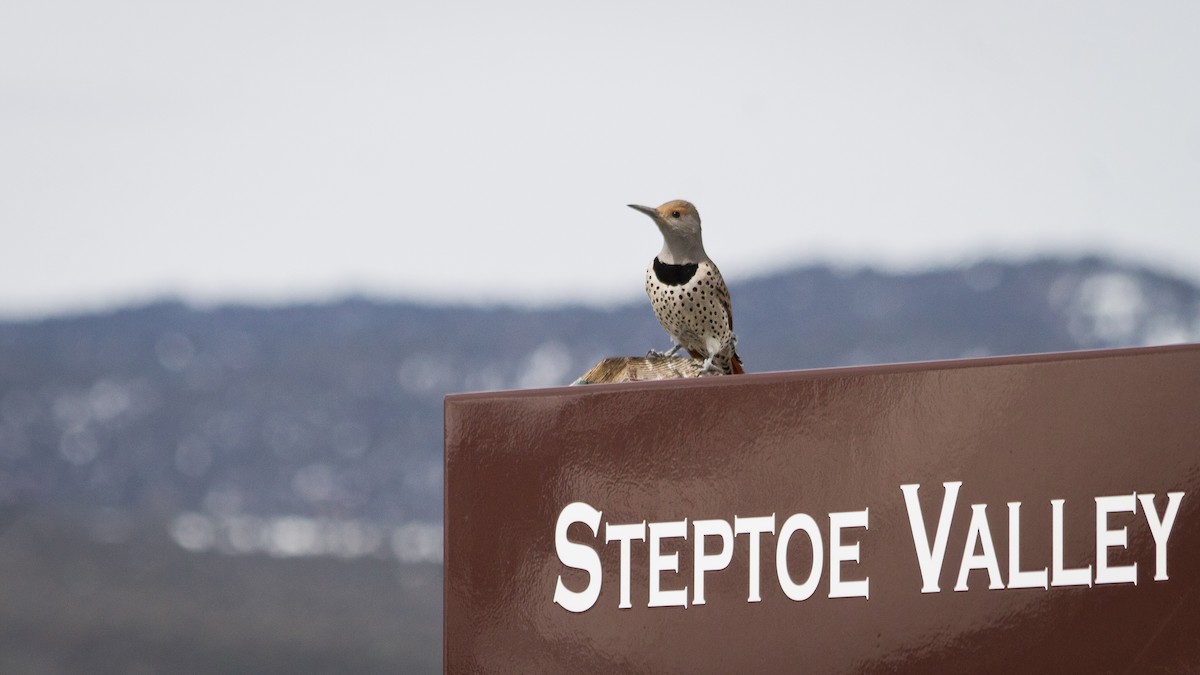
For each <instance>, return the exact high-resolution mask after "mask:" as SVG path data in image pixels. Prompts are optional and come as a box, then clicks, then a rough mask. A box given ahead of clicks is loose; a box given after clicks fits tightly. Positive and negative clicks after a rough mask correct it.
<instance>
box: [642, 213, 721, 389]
mask: <svg viewBox="0 0 1200 675" xmlns="http://www.w3.org/2000/svg"><path fill="white" fill-rule="evenodd" d="M628 206H629V208H631V209H634V210H635V211H640V212H642V213H644V214H646V215H647V216H650V219H651V220H653V221H654V224H655V225H657V226H658V231H659V232H661V233H662V238H663V246H662V250H661V251H659V253H658V255H657V256H655V258H654V260H653V261H651V262H650V264H649V265H648V266H647V267H646V295H647V296H649V298H650V305H651V306H652V307H653V308H654V315H655V316H656V317H658V322H659V323H660V324H662V327H663V328H664V329H665V330H666V331H667V334H668V335H670V336H671V342H672V347H671V348H670V349H669V350H668V351H666V352H657V351H654V350H651V352H650V356H674V355H675V354H676V353H678V352H679V350H680V349H686V350H687V352H688V353H689V354H691V356H692V358H693V359H698V360H699V359H703V360H704V365H703V369H702V371H701V372H702V373H704V374H715V373H723V374H725V375H740V374H742V373H744V372H745V370H744V369H743V368H742V359H741V357H739V356H738V353H737V336H736V335H735V334H734V332H733V305H732V304H731V302H730V300H729V288H728V287H726V286H725V280H724V279H723V278H722V277H721V271H720V270H718V269H717V266H716V264H715V263H713V261H712V260H711V259H710V258H709V257H708V254H707V253H705V252H704V241H703V239H702V238H701V236H700V213H699V212H697V211H696V207H695V206H693V205H692V204H691V203H690V202H686V201H684V200H682V199H675V200H672V201H669V202H667V203H665V204H663V205H662V206H659V207H657V208H651V207H649V206H640V205H638V204H629V205H628Z"/></svg>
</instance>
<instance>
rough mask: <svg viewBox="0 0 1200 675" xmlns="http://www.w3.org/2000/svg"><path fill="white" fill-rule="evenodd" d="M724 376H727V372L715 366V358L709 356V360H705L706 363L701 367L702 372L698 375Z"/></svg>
mask: <svg viewBox="0 0 1200 675" xmlns="http://www.w3.org/2000/svg"><path fill="white" fill-rule="evenodd" d="M697 360H698V359H697ZM724 374H725V371H724V370H722V369H721V368H720V367H719V366H716V365H713V357H712V356H709V357H708V358H707V359H704V363H702V364H701V365H700V372H699V373H697V377H707V376H709V375H724Z"/></svg>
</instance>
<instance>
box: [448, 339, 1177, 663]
mask: <svg viewBox="0 0 1200 675" xmlns="http://www.w3.org/2000/svg"><path fill="white" fill-rule="evenodd" d="M445 518H446V541H445V549H446V550H445V561H446V572H445V574H446V576H445V587H446V590H445V617H446V619H445V640H446V643H445V663H446V668H447V670H448V671H449V672H489V671H494V672H606V673H607V672H628V671H636V672H668V671H669V672H736V671H746V670H748V669H753V670H755V671H759V672H762V671H784V672H822V673H824V672H875V671H879V672H895V671H904V672H913V671H942V672H965V671H970V672H1035V671H1040V672H1088V673H1094V672H1147V671H1152V670H1162V671H1164V672H1184V671H1191V670H1194V669H1197V668H1200V638H1198V636H1200V593H1197V592H1196V591H1197V589H1198V588H1200V346H1196V345H1187V346H1179V347H1162V348H1146V349H1130V350H1115V351H1103V352H1082V353H1075V354H1060V355H1039V356H1021V357H1003V358H993V359H980V360H969V361H952V362H940V363H927V364H908V365H895V366H873V367H864V368H845V369H836V370H821V371H807V372H789V373H766V374H758V375H745V376H728V377H711V378H700V379H691V380H682V381H681V380H674V381H666V382H645V383H632V384H619V385H589V386H582V387H572V388H561V389H547V390H536V391H521V392H504V393H495V394H464V395H455V396H450V397H447V399H446V516H445Z"/></svg>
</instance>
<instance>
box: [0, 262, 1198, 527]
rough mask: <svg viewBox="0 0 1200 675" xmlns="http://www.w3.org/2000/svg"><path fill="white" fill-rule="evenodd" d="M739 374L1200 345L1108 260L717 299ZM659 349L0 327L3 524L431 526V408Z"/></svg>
mask: <svg viewBox="0 0 1200 675" xmlns="http://www.w3.org/2000/svg"><path fill="white" fill-rule="evenodd" d="M732 292H733V297H734V303H735V316H736V320H737V326H736V328H737V333H738V336H739V340H740V341H739V351H741V353H742V355H743V356H744V358H745V362H746V366H747V369H748V370H749V371H751V372H754V371H760V372H761V371H766V370H788V369H801V368H812V367H822V366H840V365H847V364H865V363H879V362H890V361H912V360H925V359H941V358H956V357H962V356H981V355H989V354H1011V353H1024V352H1043V351H1057V350H1073V349H1080V348H1095V347H1111V346H1130V345H1145V344H1159V343H1170V342H1183V341H1196V340H1200V290H1198V289H1197V287H1196V286H1194V285H1192V284H1190V283H1188V282H1186V281H1183V280H1181V279H1178V278H1173V277H1169V276H1165V275H1162V274H1158V273H1155V272H1153V271H1150V270H1145V269H1136V268H1129V267H1122V266H1119V265H1115V264H1113V263H1109V262H1106V261H1103V260H1096V259H1085V260H1074V261H1069V260H1040V261H1034V262H1028V263H1024V264H1010V263H983V264H978V265H974V266H972V267H969V268H966V269H944V270H937V271H930V272H924V273H919V274H907V275H892V274H884V273H880V272H875V271H870V270H859V271H842V270H835V269H830V268H827V267H806V268H800V269H795V270H792V271H787V272H781V273H779V274H775V275H772V276H768V277H762V278H757V279H751V280H742V281H737V280H735V281H734V283H733V284H732ZM666 345H667V339H666V336H665V334H664V333H663V332H662V330H661V328H659V326H658V325H657V323H656V322H655V320H654V317H653V315H652V313H651V311H650V309H649V305H648V303H645V302H641V301H640V299H639V301H638V302H635V303H632V304H630V305H628V306H624V307H620V308H617V309H613V310H598V309H593V308H588V307H568V308H559V309H547V310H523V309H513V308H494V309H480V308H470V307H454V306H427V305H418V304H408V303H380V302H370V301H365V300H356V299H350V300H345V301H342V302H337V303H332V304H326V305H313V306H296V307H283V308H273V309H254V308H245V307H225V308H219V309H212V310H196V309H190V308H188V307H186V306H184V305H180V304H172V303H165V304H155V305H151V306H146V307H139V308H133V309H127V310H124V311H119V312H115V313H110V314H103V315H94V316H73V317H63V318H54V319H48V320H43V321H37V322H30V323H7V324H0V504H7V505H16V504H22V503H30V502H35V501H37V502H46V501H52V502H67V503H70V504H73V505H76V506H106V507H116V508H118V509H122V510H128V511H137V512H147V513H152V514H158V515H163V516H170V515H171V514H174V513H178V512H182V511H194V512H200V513H211V514H217V515H230V514H253V515H260V516H269V515H278V514H298V515H304V516H309V517H323V518H332V519H352V518H362V519H368V520H370V521H372V522H379V523H392V524H398V523H405V522H410V521H421V522H437V521H439V520H440V517H441V497H440V495H441V487H442V445H441V443H442V441H441V430H442V397H443V395H445V394H446V393H449V392H456V391H466V390H483V389H506V388H523V387H541V386H552V385H562V384H566V383H568V382H570V381H571V380H572V379H573V378H574V377H575V376H577V375H578V374H580V373H582V372H584V371H585V370H586V369H587V368H588V367H590V366H591V365H593V364H594V363H595V362H596V361H598V360H599V359H600V358H602V357H605V356H610V355H617V354H642V353H644V352H645V351H646V350H647V349H648V348H651V347H657V348H662V347H665V346H666Z"/></svg>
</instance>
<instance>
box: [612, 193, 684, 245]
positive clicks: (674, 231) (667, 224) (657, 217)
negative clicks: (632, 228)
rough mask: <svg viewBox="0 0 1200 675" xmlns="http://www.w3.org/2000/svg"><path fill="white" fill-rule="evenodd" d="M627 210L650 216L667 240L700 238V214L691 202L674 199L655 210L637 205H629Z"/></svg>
mask: <svg viewBox="0 0 1200 675" xmlns="http://www.w3.org/2000/svg"><path fill="white" fill-rule="evenodd" d="M629 208H631V209H633V210H635V211H641V212H642V213H644V214H646V215H648V216H650V218H651V219H653V220H654V224H655V225H658V229H659V230H660V231H661V232H662V234H663V237H666V238H668V239H670V238H674V237H685V238H686V237H699V236H700V214H699V212H697V211H696V207H695V206H692V203H691V202H685V201H683V200H682V199H674V200H671V201H669V202H667V203H666V204H663V205H662V206H660V207H658V208H656V209H654V208H650V207H649V206H639V205H637V204H630V205H629Z"/></svg>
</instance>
